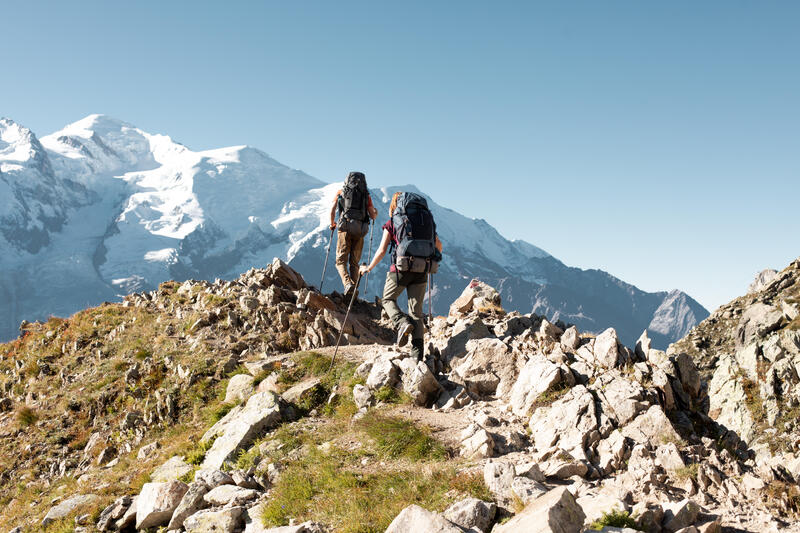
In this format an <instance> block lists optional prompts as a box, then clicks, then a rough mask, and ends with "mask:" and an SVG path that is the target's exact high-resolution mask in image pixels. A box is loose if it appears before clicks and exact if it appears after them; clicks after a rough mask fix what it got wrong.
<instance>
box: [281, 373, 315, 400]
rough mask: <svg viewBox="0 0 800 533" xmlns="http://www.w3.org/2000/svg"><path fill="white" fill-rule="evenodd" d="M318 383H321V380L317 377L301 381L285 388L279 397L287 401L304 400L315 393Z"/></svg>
mask: <svg viewBox="0 0 800 533" xmlns="http://www.w3.org/2000/svg"><path fill="white" fill-rule="evenodd" d="M320 383H322V381H321V380H320V379H318V378H313V379H308V380H306V381H302V382H300V383H298V384H296V385H293V386H292V387H291V388H289V389H288V390H286V392H284V393H283V394H282V395H281V397H282V398H283V399H284V400H285V401H287V402H289V403H294V404H299V403H302V402H303V401H304V400H306V399H307V398H309V397H311V396H313V395H314V394H316V393H317V389H318V388H319V387H320Z"/></svg>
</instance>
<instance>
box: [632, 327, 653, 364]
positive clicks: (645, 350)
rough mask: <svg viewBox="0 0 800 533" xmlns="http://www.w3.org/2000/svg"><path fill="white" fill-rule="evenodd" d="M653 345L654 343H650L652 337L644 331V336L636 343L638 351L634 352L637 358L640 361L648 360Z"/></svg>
mask: <svg viewBox="0 0 800 533" xmlns="http://www.w3.org/2000/svg"><path fill="white" fill-rule="evenodd" d="M651 344H652V342H651V341H650V336H649V335H648V334H647V330H644V331H643V332H642V335H641V336H640V337H639V340H637V341H636V349H635V350H634V353H636V357H638V358H639V360H640V361H646V360H647V356H648V354H649V353H650V346H651Z"/></svg>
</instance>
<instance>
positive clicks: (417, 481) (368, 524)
mask: <svg viewBox="0 0 800 533" xmlns="http://www.w3.org/2000/svg"><path fill="white" fill-rule="evenodd" d="M351 460H352V457H351V456H349V455H348V454H346V453H345V452H342V451H341V450H335V451H333V452H331V453H330V454H327V455H326V454H323V453H321V452H319V451H318V450H316V449H314V450H312V451H311V453H309V455H307V456H306V457H305V458H303V459H301V460H298V461H293V462H291V463H290V464H289V465H288V467H287V468H286V470H285V471H284V472H283V473H282V474H281V477H280V478H279V479H278V482H277V483H276V484H275V486H274V487H273V489H272V492H271V495H270V499H269V500H268V501H267V503H266V506H265V508H264V514H263V520H264V524H265V525H267V526H280V525H287V524H288V523H289V520H291V519H295V520H297V521H302V520H318V521H321V522H323V523H326V524H330V525H332V526H333V527H334V528H335V530H336V531H337V532H340V533H378V532H383V531H385V530H386V527H387V526H388V525H389V523H390V522H391V521H392V520H393V519H394V517H395V516H397V514H399V513H400V511H402V510H403V509H404V508H405V507H407V506H408V505H411V504H417V505H421V506H422V507H425V508H428V509H433V510H437V511H441V510H443V509H444V508H445V507H446V506H447V505H448V504H449V503H451V499H452V498H451V496H449V492H450V486H451V480H452V477H453V476H452V473H451V472H445V471H432V472H423V471H419V470H413V471H409V470H401V471H383V472H380V473H376V474H362V473H359V472H357V471H354V470H351V469H349V468H348V466H349V463H350V462H351Z"/></svg>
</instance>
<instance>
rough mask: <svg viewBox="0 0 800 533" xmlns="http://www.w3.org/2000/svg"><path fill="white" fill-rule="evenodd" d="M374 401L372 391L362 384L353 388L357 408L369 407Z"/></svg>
mask: <svg viewBox="0 0 800 533" xmlns="http://www.w3.org/2000/svg"><path fill="white" fill-rule="evenodd" d="M373 400H374V398H373V396H372V391H370V390H369V388H368V387H366V386H364V385H361V384H358V385H355V386H354V387H353V402H355V404H356V407H358V408H359V409H363V408H365V407H369V406H370V405H371V404H372V402H373Z"/></svg>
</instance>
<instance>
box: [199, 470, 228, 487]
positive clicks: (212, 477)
mask: <svg viewBox="0 0 800 533" xmlns="http://www.w3.org/2000/svg"><path fill="white" fill-rule="evenodd" d="M194 480H195V481H198V482H200V483H204V484H205V485H206V486H207V487H208V488H209V490H210V489H215V488H217V487H219V486H220V485H233V484H234V482H233V478H232V477H231V476H229V475H228V474H227V473H225V472H223V471H222V470H217V469H206V470H198V471H197V472H195V474H194Z"/></svg>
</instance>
